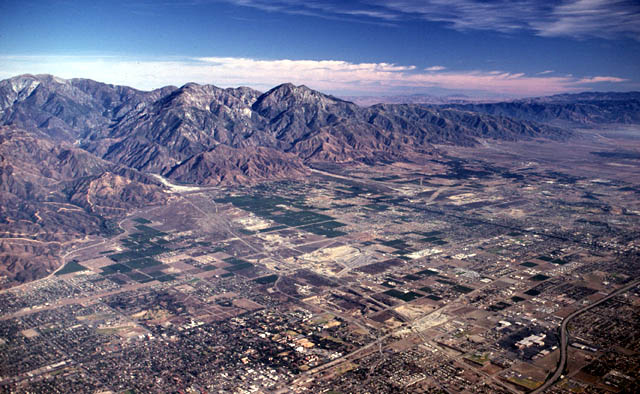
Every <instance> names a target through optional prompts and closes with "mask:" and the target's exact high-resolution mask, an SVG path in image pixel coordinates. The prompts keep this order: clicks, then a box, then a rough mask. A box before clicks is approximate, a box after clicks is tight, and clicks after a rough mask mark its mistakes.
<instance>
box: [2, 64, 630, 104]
mask: <svg viewBox="0 0 640 394" xmlns="http://www.w3.org/2000/svg"><path fill="white" fill-rule="evenodd" d="M0 70H2V71H0V77H2V78H8V77H11V76H14V75H18V74H23V73H32V74H39V73H50V74H54V75H56V76H59V77H62V78H73V77H82V78H90V79H94V80H97V81H101V82H107V83H113V84H121V85H128V86H133V87H136V88H139V89H145V90H148V89H153V88H158V87H161V86H166V85H182V84H185V83H187V82H197V83H208V84H214V85H217V86H221V87H235V86H250V87H253V88H256V89H259V90H263V91H264V90H266V89H269V88H271V87H273V86H275V85H278V84H280V83H283V82H292V83H295V84H305V85H307V86H309V87H311V88H313V89H318V90H321V91H324V92H328V93H333V94H345V95H367V94H404V93H410V92H416V91H422V92H426V91H430V90H436V91H438V90H439V91H442V90H446V91H456V92H473V93H475V94H477V93H482V94H486V95H503V96H504V95H508V96H513V97H522V96H534V95H536V96H537V95H547V94H555V93H563V92H573V91H579V90H585V89H589V87H590V86H592V85H593V84H597V83H609V84H615V83H621V82H625V79H622V78H619V77H615V76H585V77H573V76H548V75H540V74H537V75H533V76H530V75H526V74H524V73H509V72H502V71H496V70H471V71H465V70H461V71H455V70H448V69H445V68H444V67H442V66H434V67H429V68H428V69H427V70H419V69H417V68H416V67H415V66H411V65H408V66H406V65H398V64H392V63H350V62H346V61H341V60H291V59H279V60H260V59H249V58H234V57H202V58H182V59H180V58H174V59H122V58H119V57H83V56H66V57H60V56H0Z"/></svg>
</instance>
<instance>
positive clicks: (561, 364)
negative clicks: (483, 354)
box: [531, 280, 640, 394]
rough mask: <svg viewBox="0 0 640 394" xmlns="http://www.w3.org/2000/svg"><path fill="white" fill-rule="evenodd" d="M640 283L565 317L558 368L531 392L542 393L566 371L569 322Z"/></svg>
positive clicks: (638, 282)
mask: <svg viewBox="0 0 640 394" xmlns="http://www.w3.org/2000/svg"><path fill="white" fill-rule="evenodd" d="M638 284H640V280H635V281H633V282H631V283H629V284H628V285H626V286H624V287H621V288H619V289H618V290H615V291H614V292H612V293H611V294H609V295H608V296H606V297H603V298H601V299H599V300H598V301H596V302H594V303H593V304H589V305H587V306H585V307H583V308H581V309H578V310H577V311H575V312H573V313H572V314H570V315H569V316H567V317H565V318H564V320H562V324H561V325H560V361H559V362H558V368H557V369H556V371H555V373H554V374H553V375H552V376H551V377H550V378H549V379H547V381H546V382H544V384H543V385H542V386H540V387H538V388H537V389H535V390H534V391H532V392H531V394H538V393H542V392H543V391H544V390H546V389H548V388H549V387H551V386H553V385H554V384H555V383H556V382H557V381H558V379H560V377H561V376H562V373H563V372H564V369H565V367H566V366H567V357H568V356H567V348H568V346H569V333H568V332H567V326H568V325H569V323H570V322H571V320H572V319H573V318H574V317H576V316H578V315H580V314H581V313H584V312H586V311H588V310H589V309H591V308H594V307H596V306H598V305H600V304H602V303H603V302H605V301H607V300H609V299H611V298H613V297H615V296H617V295H618V294H621V293H624V292H626V291H628V290H629V289H631V288H632V287H635V286H637V285H638Z"/></svg>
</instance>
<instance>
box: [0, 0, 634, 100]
mask: <svg viewBox="0 0 640 394" xmlns="http://www.w3.org/2000/svg"><path fill="white" fill-rule="evenodd" d="M639 64H640V2H639V1H637V0H633V1H618V0H550V1H538V0H512V1H506V0H423V1H416V0H388V1H381V0H359V1H336V0H307V1H294V0H271V1H269V0H157V1H151V0H128V1H120V0H111V1H78V0H60V1H58V0H48V1H41V0H33V1H30V0H21V1H13V0H0V78H7V77H10V76H13V75H17V74H22V73H50V74H54V75H57V76H59V77H63V78H71V77H85V78H92V79H96V80H99V81H103V82H108V83H114V84H125V85H130V86H134V87H137V88H141V89H152V88H157V87H161V86H164V85H178V86H179V85H181V84H184V83H186V82H190V81H194V82H198V83H210V84H214V85H217V86H222V87H229V86H240V85H245V86H251V87H254V88H257V89H260V90H266V89H268V88H270V87H273V86H275V85H277V84H279V83H283V82H293V83H296V84H306V85H308V86H310V87H312V88H315V89H319V90H322V91H325V92H328V93H333V94H338V95H397V94H414V93H426V94H435V95H447V94H467V95H470V96H478V97H520V96H537V95H546V94H554V93H561V92H577V91H585V90H617V91H626V90H640V66H639Z"/></svg>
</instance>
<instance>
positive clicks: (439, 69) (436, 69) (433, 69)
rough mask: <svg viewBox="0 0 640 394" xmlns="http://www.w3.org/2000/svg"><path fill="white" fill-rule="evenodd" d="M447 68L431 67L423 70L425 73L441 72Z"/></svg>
mask: <svg viewBox="0 0 640 394" xmlns="http://www.w3.org/2000/svg"><path fill="white" fill-rule="evenodd" d="M446 69H447V68H446V67H444V66H431V67H427V68H425V69H424V70H425V71H442V70H446Z"/></svg>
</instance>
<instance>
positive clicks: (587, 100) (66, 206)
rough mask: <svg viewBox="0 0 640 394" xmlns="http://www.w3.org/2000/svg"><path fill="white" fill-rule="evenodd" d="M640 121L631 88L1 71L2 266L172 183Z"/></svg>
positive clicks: (29, 274) (290, 173)
mask: <svg viewBox="0 0 640 394" xmlns="http://www.w3.org/2000/svg"><path fill="white" fill-rule="evenodd" d="M610 122H622V123H640V93H584V94H578V95H560V96H552V97H546V98H537V99H530V100H520V101H512V102H505V103H488V104H444V105H425V104H379V105H373V106H370V107H361V106H358V105H356V104H354V103H352V102H350V101H345V100H342V99H339V98H336V97H333V96H330V95H326V94H323V93H320V92H317V91H314V90H312V89H310V88H308V87H306V86H294V85H292V84H282V85H279V86H277V87H274V88H273V89H271V90H269V91H267V92H265V93H262V92H259V91H257V90H254V89H251V88H247V87H240V88H227V89H223V88H219V87H216V86H213V85H198V84H194V83H189V84H186V85H184V86H182V87H174V86H167V87H163V88H160V89H156V90H153V91H146V92H145V91H140V90H136V89H134V88H130V87H126V86H114V85H109V84H104V83H100V82H96V81H92V80H87V79H69V80H64V79H60V78H56V77H54V76H51V75H21V76H17V77H14V78H10V79H6V80H3V81H0V200H1V202H2V203H1V204H0V232H2V233H3V234H4V235H3V236H2V237H1V238H0V275H2V276H4V278H5V283H4V284H2V286H5V285H12V284H15V283H17V282H23V281H27V280H30V279H33V278H37V277H41V276H43V275H45V274H46V273H47V272H51V271H52V270H53V268H55V267H56V264H58V260H57V257H56V256H58V255H59V253H60V250H62V248H63V247H68V246H70V245H72V244H73V243H74V242H77V241H78V240H81V239H84V238H86V237H87V236H91V235H98V234H105V233H109V232H113V231H116V230H117V229H116V226H115V221H116V220H117V219H118V218H120V217H122V216H123V215H124V214H125V213H126V212H128V211H129V210H131V209H133V208H137V207H143V206H147V205H149V204H154V203H161V202H164V201H166V199H167V198H168V197H167V194H166V193H164V188H165V187H164V186H163V184H162V183H160V182H159V180H158V179H157V178H155V177H153V176H151V174H158V175H162V176H164V177H166V178H169V179H171V180H173V181H174V182H177V183H190V184H200V185H221V184H222V185H224V184H238V183H241V184H251V183H256V182H260V181H264V180H273V179H290V178H302V177H305V176H307V175H308V174H309V173H310V168H311V167H312V166H314V165H315V164H318V163H326V162H331V163H341V164H349V163H369V164H372V163H377V162H389V161H412V162H426V160H427V159H429V158H433V157H437V156H438V155H439V154H440V150H439V148H438V145H463V146H474V145H475V144H478V143H479V142H481V141H482V140H484V139H500V140H509V141H517V140H522V139H538V138H542V139H548V140H567V139H569V138H572V136H573V133H572V131H571V128H570V127H567V126H568V125H569V126H573V125H591V124H598V123H610Z"/></svg>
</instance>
